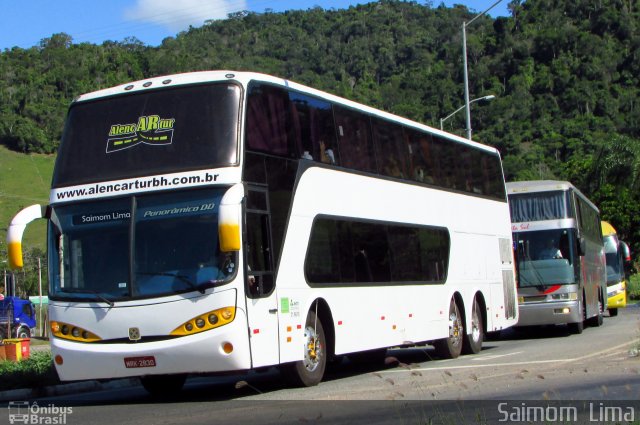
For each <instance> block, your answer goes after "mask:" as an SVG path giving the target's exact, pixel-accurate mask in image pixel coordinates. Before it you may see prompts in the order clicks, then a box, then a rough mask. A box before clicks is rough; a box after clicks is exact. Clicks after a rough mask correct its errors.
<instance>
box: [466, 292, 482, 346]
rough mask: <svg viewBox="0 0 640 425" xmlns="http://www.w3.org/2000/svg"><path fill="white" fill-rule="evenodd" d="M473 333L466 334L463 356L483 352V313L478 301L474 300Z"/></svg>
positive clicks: (472, 313)
mask: <svg viewBox="0 0 640 425" xmlns="http://www.w3.org/2000/svg"><path fill="white" fill-rule="evenodd" d="M470 331H471V332H469V333H468V334H467V333H465V335H464V340H463V343H462V353H463V354H478V353H479V352H480V350H482V341H483V340H484V328H483V323H482V312H481V311H480V304H478V300H477V299H475V300H473V307H472V309H471V329H470Z"/></svg>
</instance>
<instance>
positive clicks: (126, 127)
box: [107, 115, 176, 153]
mask: <svg viewBox="0 0 640 425" xmlns="http://www.w3.org/2000/svg"><path fill="white" fill-rule="evenodd" d="M175 121H176V120H175V119H174V118H160V116H159V115H148V116H142V117H140V118H138V122H137V123H132V124H114V125H112V126H111V129H110V130H109V139H108V140H107V153H111V152H117V151H121V150H123V149H128V148H132V147H134V146H136V145H139V144H141V143H144V144H145V145H152V146H156V145H170V144H171V142H172V141H173V124H174V123H175Z"/></svg>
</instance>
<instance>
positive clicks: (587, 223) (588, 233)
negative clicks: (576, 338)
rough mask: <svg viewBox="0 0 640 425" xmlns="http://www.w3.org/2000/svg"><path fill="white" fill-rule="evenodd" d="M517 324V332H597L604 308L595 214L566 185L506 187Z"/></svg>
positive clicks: (526, 183) (593, 208)
mask: <svg viewBox="0 0 640 425" xmlns="http://www.w3.org/2000/svg"><path fill="white" fill-rule="evenodd" d="M507 192H508V196H509V206H510V209H511V220H512V222H513V225H512V226H513V228H512V230H513V240H514V242H515V248H516V260H517V261H516V265H517V267H516V272H517V281H518V302H519V310H520V319H519V322H518V326H534V325H559V324H568V325H569V328H570V330H571V331H572V332H574V333H582V330H583V328H584V324H585V323H592V324H593V325H595V326H600V325H601V324H602V321H603V318H602V317H603V312H604V309H605V308H606V307H605V306H606V303H607V286H606V272H605V253H604V245H603V241H602V232H601V229H600V212H599V211H598V208H597V207H596V206H595V205H594V204H593V203H592V202H591V201H590V200H589V199H588V198H587V197H586V196H585V195H583V194H582V192H580V191H579V190H578V189H577V188H576V187H575V186H574V185H572V184H571V183H569V182H563V181H554V180H539V181H523V182H509V183H507Z"/></svg>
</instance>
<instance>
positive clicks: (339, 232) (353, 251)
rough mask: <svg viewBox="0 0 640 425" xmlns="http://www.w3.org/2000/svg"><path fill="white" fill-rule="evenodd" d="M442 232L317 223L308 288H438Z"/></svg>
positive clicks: (444, 250)
mask: <svg viewBox="0 0 640 425" xmlns="http://www.w3.org/2000/svg"><path fill="white" fill-rule="evenodd" d="M449 244H450V240H449V233H448V232H447V230H446V229H444V228H437V227H427V226H409V225H401V224H389V223H382V222H370V221H366V222H362V221H355V220H345V219H334V218H324V217H323V218H319V219H317V220H316V221H315V222H314V225H313V228H312V230H311V238H310V242H309V248H308V251H307V256H306V259H305V273H306V276H307V279H308V281H309V282H310V283H311V284H323V285H327V284H328V285H337V284H343V285H344V284H347V285H348V284H359V285H362V284H368V283H384V284H388V283H406V282H413V283H441V282H444V281H445V280H446V273H447V266H448V263H449Z"/></svg>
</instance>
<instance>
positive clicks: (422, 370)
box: [379, 341, 636, 373]
mask: <svg viewBox="0 0 640 425" xmlns="http://www.w3.org/2000/svg"><path fill="white" fill-rule="evenodd" d="M635 343H636V341H629V342H626V343H624V344H620V345H616V346H615V347H609V348H607V349H606V350H602V351H598V352H596V353H591V354H587V355H584V356H581V357H576V358H571V359H550V360H531V361H526V362H504V363H486V364H477V363H476V364H473V365H460V366H453V365H451V366H442V367H419V368H413V367H411V368H398V369H390V370H384V371H380V372H379V373H406V372H415V371H419V372H429V371H434V372H435V371H439V370H453V369H474V368H480V367H505V366H522V365H534V364H549V363H571V362H576V363H577V362H580V361H581V360H586V359H588V358H590V357H595V356H599V355H602V354H605V353H607V352H609V351H615V350H618V349H620V348H623V347H626V346H629V345H633V344H635ZM513 354H518V353H513ZM507 355H509V354H505V355H504V356H507ZM487 357H489V356H487ZM438 363H440V364H442V363H441V361H440V360H438Z"/></svg>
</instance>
